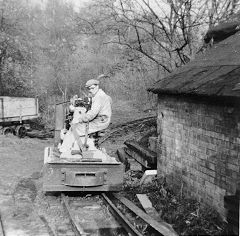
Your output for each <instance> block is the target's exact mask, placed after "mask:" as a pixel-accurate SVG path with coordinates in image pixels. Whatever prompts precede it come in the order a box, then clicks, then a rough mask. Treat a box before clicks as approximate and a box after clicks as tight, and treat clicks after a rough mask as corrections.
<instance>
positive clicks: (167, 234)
mask: <svg viewBox="0 0 240 236" xmlns="http://www.w3.org/2000/svg"><path fill="white" fill-rule="evenodd" d="M113 196H114V197H115V198H116V199H118V200H119V201H121V203H123V204H124V205H125V206H126V207H127V208H129V209H130V210H131V211H132V212H134V213H135V214H136V215H138V216H139V217H140V218H141V219H142V220H144V221H145V222H146V223H148V224H149V225H150V226H151V227H153V228H154V229H155V230H156V231H157V232H159V233H160V234H161V235H164V236H176V235H178V234H177V233H176V232H175V231H174V229H173V228H172V227H171V226H170V225H169V224H167V223H165V222H157V221H156V220H154V219H152V217H150V216H149V215H147V214H146V213H145V212H144V211H143V210H141V209H140V208H138V207H137V206H136V205H134V204H133V203H132V202H131V201H129V200H128V199H126V198H125V197H121V196H119V195H117V194H113Z"/></svg>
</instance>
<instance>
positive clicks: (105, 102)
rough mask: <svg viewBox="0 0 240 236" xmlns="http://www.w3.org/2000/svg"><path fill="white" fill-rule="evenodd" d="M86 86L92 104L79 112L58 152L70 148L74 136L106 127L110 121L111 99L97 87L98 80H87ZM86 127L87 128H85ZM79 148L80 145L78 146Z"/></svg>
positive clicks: (66, 150) (74, 138)
mask: <svg viewBox="0 0 240 236" xmlns="http://www.w3.org/2000/svg"><path fill="white" fill-rule="evenodd" d="M86 88H87V89H88V91H89V95H90V96H91V97H92V105H91V108H90V110H88V111H87V112H86V113H82V114H79V115H78V117H77V119H78V122H76V121H75V124H72V126H71V128H70V130H69V131H68V132H67V134H66V135H65V137H64V139H63V143H62V145H61V147H60V149H59V150H60V152H68V151H69V150H71V148H72V146H73V143H74V142H75V140H76V136H77V135H78V136H79V137H81V136H85V135H86V132H87V134H91V133H95V132H97V131H100V130H104V129H106V128H107V127H108V126H109V124H110V121H111V116H112V99H111V97H110V96H108V95H107V94H106V93H105V92H104V91H103V90H102V89H100V88H99V81H98V80H96V79H91V80H88V81H87V83H86ZM86 127H87V128H86ZM80 148H81V147H80Z"/></svg>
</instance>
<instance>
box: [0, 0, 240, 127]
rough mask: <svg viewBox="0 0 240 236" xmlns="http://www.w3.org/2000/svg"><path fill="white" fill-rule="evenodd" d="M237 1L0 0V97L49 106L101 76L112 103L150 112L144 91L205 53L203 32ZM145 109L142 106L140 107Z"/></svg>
mask: <svg viewBox="0 0 240 236" xmlns="http://www.w3.org/2000/svg"><path fill="white" fill-rule="evenodd" d="M238 2H239V1H238V0H234V1H232V0H224V1H222V0H211V1H209V0H203V1H199V0H187V1H178V0H170V1H166V0H162V1H157V0H152V1H146V0H138V1H137V0H92V1H89V3H88V4H86V5H85V6H83V5H81V8H80V9H78V8H77V7H76V5H74V4H71V1H65V0H42V1H40V0H39V1H25V0H0V10H1V11H0V95H5V96H31V97H38V98H39V101H40V109H41V112H42V114H43V120H44V121H45V123H46V124H49V121H50V120H51V119H52V114H51V113H52V110H53V104H54V103H55V102H58V101H63V100H66V99H68V98H69V97H70V96H72V95H74V94H78V95H81V94H82V92H83V88H84V83H85V82H86V80H88V79H91V78H96V77H97V76H98V75H100V74H105V75H106V76H105V77H104V78H102V79H101V80H102V81H101V82H102V86H103V87H104V89H105V90H106V91H107V93H109V94H110V95H111V96H112V97H113V98H114V100H115V101H117V100H124V101H126V100H131V101H132V103H134V104H136V105H137V104H141V106H139V107H140V108H142V107H143V109H145V108H146V107H151V106H152V105H153V104H151V101H153V100H154V98H152V97H151V96H150V95H149V94H147V92H146V88H147V87H149V86H150V85H152V83H153V82H154V81H156V80H158V79H160V78H161V77H162V76H165V75H166V74H167V73H169V72H171V71H173V70H174V69H175V68H176V67H180V66H182V65H183V64H185V63H187V62H188V61H190V60H191V59H192V58H194V56H195V55H196V53H198V52H200V51H202V50H200V49H203V48H204V43H203V40H202V39H203V36H204V34H205V32H206V31H207V29H208V28H209V27H211V26H213V25H216V24H217V23H218V22H220V21H225V20H228V19H238V18H237V17H234V14H235V13H236V12H238V10H239V8H240V6H239V3H238ZM142 104H144V106H142Z"/></svg>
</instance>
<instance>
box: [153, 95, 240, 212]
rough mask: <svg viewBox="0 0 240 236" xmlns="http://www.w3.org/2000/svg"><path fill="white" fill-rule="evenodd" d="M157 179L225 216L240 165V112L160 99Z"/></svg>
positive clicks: (205, 102) (219, 104)
mask: <svg viewBox="0 0 240 236" xmlns="http://www.w3.org/2000/svg"><path fill="white" fill-rule="evenodd" d="M157 122H158V175H159V176H162V175H163V176H166V177H167V181H168V182H169V183H172V184H173V185H174V186H175V187H178V188H175V189H178V190H179V189H180V188H182V189H183V190H184V192H185V193H186V194H187V195H188V196H193V197H196V198H197V199H198V200H200V201H204V202H206V203H208V204H210V205H213V206H215V207H216V208H217V210H218V211H219V212H220V213H221V214H222V215H224V212H225V210H224V196H225V195H228V194H235V191H236V186H237V179H239V166H240V107H239V105H236V104H235V103H234V102H231V103H228V104H227V103H226V102H224V100H223V101H216V100H215V101H211V100H210V99H209V98H208V99H204V98H193V97H179V96H170V95H169V96H167V95H166V96H163V95H161V96H160V95H159V98H158V120H157Z"/></svg>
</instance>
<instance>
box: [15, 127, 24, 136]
mask: <svg viewBox="0 0 240 236" xmlns="http://www.w3.org/2000/svg"><path fill="white" fill-rule="evenodd" d="M15 131H16V135H17V136H18V137H19V138H24V137H25V136H26V134H27V131H26V128H25V127H24V126H17V127H16V129H15Z"/></svg>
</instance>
